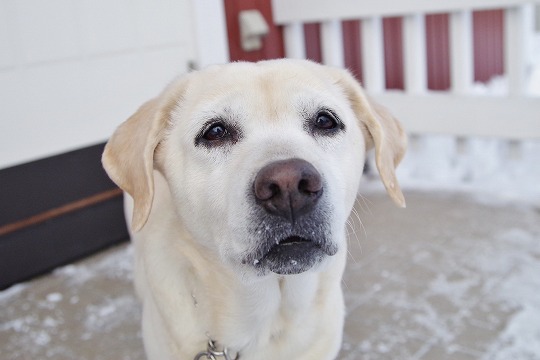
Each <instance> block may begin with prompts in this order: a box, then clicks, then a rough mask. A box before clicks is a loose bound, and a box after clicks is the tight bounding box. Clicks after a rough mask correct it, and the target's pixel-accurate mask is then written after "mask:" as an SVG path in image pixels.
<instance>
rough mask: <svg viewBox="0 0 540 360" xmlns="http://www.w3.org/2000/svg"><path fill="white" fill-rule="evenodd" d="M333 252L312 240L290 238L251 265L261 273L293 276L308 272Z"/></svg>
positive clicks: (333, 251) (275, 245) (280, 242)
mask: <svg viewBox="0 0 540 360" xmlns="http://www.w3.org/2000/svg"><path fill="white" fill-rule="evenodd" d="M335 252H336V251H335V250H333V248H332V249H330V248H328V247H323V246H321V245H320V244H319V243H318V242H315V241H313V240H310V239H305V238H301V237H297V236H290V237H287V238H285V239H283V240H281V241H279V242H278V243H276V244H274V245H273V246H272V247H271V248H270V249H269V251H268V252H267V253H266V254H264V256H263V257H262V258H261V259H258V260H255V261H254V264H253V265H254V266H255V267H256V268H257V269H259V270H263V272H267V271H268V270H269V271H271V272H273V273H276V274H279V275H295V274H300V273H303V272H305V271H308V270H310V269H311V268H313V267H314V266H315V265H317V264H319V263H320V262H322V261H323V260H324V258H325V257H327V256H331V255H334V254H335ZM264 270H267V271H264Z"/></svg>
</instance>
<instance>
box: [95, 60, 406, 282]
mask: <svg viewBox="0 0 540 360" xmlns="http://www.w3.org/2000/svg"><path fill="white" fill-rule="evenodd" d="M372 147H374V148H375V153H376V164H377V167H378V169H379V173H380V175H381V179H382V181H383V183H384V185H385V187H386V189H387V191H388V193H389V195H390V197H391V198H392V199H393V200H394V201H395V202H396V203H397V204H398V205H400V206H404V205H405V202H404V199H403V195H402V193H401V190H400V189H399V185H398V182H397V180H396V177H395V171H394V169H395V167H396V166H397V164H398V163H399V162H400V160H401V158H402V157H403V154H404V151H405V147H406V137H405V135H404V133H403V131H402V129H401V127H400V125H399V124H398V122H397V121H396V120H395V119H394V118H393V117H392V116H391V115H390V114H389V113H388V112H387V111H386V110H385V109H384V108H382V107H380V106H378V105H376V104H374V103H372V102H371V101H370V100H369V99H368V98H367V97H366V95H365V94H364V92H363V90H362V88H361V87H360V85H359V84H358V83H357V82H356V81H355V80H354V78H353V77H352V76H351V75H350V74H349V73H348V72H347V71H345V70H340V69H335V68H329V67H325V66H322V65H318V64H315V63H312V62H309V61H294V60H273V61H265V62H260V63H233V64H228V65H223V66H214V67H210V68H207V69H206V70H203V71H199V72H194V73H190V74H187V75H185V76H183V77H180V78H178V79H177V80H175V81H174V82H173V83H172V84H171V85H169V87H167V88H166V89H165V91H164V92H163V93H162V94H161V95H160V96H159V97H157V98H155V99H153V100H150V101H148V102H147V103H145V104H144V105H143V106H142V107H141V108H140V109H139V110H138V111H137V112H136V113H135V114H134V115H133V116H132V117H131V118H129V119H128V120H127V121H126V122H125V123H123V124H122V125H121V126H120V127H119V128H118V130H117V131H116V132H115V133H114V135H113V136H112V138H111V139H110V140H109V142H108V144H107V146H106V148H105V152H104V155H103V163H104V166H105V169H106V170H107V172H108V173H109V175H110V176H111V178H112V179H113V180H114V181H115V182H116V183H117V184H118V185H119V186H120V187H121V188H122V189H124V190H125V191H126V192H128V193H129V194H130V195H131V196H132V197H133V199H134V213H133V222H132V229H133V230H134V231H138V230H140V229H141V228H142V227H143V226H144V225H145V223H146V221H147V219H148V216H149V214H150V212H151V210H152V205H153V204H152V203H153V193H154V182H153V181H154V180H153V171H154V170H158V171H160V172H161V173H162V174H163V175H164V177H165V178H166V179H167V182H168V184H169V187H170V191H171V196H172V198H173V202H174V203H175V206H176V209H177V212H178V217H179V221H181V222H182V224H183V226H184V227H185V228H186V229H187V230H188V231H189V232H190V233H191V234H192V236H193V238H194V239H198V241H199V242H200V245H201V246H202V247H203V248H204V249H206V250H205V251H213V252H216V254H218V256H220V258H221V259H222V260H223V261H224V262H225V263H228V264H231V265H232V266H236V268H239V269H242V271H254V272H255V273H257V274H259V275H263V274H266V273H268V272H269V271H271V272H274V273H278V274H296V273H301V272H304V271H307V270H309V269H311V268H312V267H314V266H315V265H316V264H318V263H321V262H322V261H323V260H324V259H326V258H328V257H330V256H332V255H334V254H336V253H337V252H338V251H340V249H342V248H344V242H345V235H344V233H345V231H344V230H345V223H346V220H347V218H348V216H349V213H350V211H351V209H352V206H353V204H354V200H355V198H356V194H357V191H358V187H359V182H360V177H361V175H362V169H363V164H364V160H365V152H366V150H368V149H370V148H372ZM150 241H151V240H150Z"/></svg>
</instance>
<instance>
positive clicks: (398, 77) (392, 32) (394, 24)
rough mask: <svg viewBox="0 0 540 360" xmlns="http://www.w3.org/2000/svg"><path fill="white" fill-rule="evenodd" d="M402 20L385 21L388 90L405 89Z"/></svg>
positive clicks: (385, 60)
mask: <svg viewBox="0 0 540 360" xmlns="http://www.w3.org/2000/svg"><path fill="white" fill-rule="evenodd" d="M402 23H403V21H402V18H401V17H392V18H385V19H383V33H384V62H385V63H384V67H385V74H386V88H387V89H404V80H403V36H402V32H403V31H402Z"/></svg>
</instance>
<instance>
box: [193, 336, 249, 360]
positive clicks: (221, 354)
mask: <svg viewBox="0 0 540 360" xmlns="http://www.w3.org/2000/svg"><path fill="white" fill-rule="evenodd" d="M220 359H223V360H238V359H240V355H239V354H238V353H237V354H236V355H234V356H233V355H231V354H229V350H228V349H227V348H226V347H224V348H223V350H219V349H218V346H217V342H216V341H213V340H208V344H207V345H206V351H201V352H200V353H198V354H197V355H195V358H194V359H193V360H220Z"/></svg>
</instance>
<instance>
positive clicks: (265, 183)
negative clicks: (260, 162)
mask: <svg viewBox="0 0 540 360" xmlns="http://www.w3.org/2000/svg"><path fill="white" fill-rule="evenodd" d="M253 190H254V193H255V197H256V198H257V201H258V203H259V204H260V205H261V206H263V207H264V208H265V209H266V211H267V212H269V213H270V214H273V215H277V216H281V217H283V218H285V219H287V220H289V221H290V222H291V223H294V222H295V221H296V219H298V218H299V217H300V216H302V215H304V214H306V213H308V212H310V211H311V210H313V208H314V207H315V204H317V201H318V200H319V198H320V197H321V194H322V191H323V184H322V179H321V175H320V174H319V172H318V171H317V169H315V168H314V167H313V165H311V164H310V163H308V162H307V161H305V160H301V159H289V160H281V161H276V162H273V163H270V164H268V165H266V166H265V167H263V168H262V169H261V170H260V171H259V173H258V174H257V176H256V177H255V182H254V184H253Z"/></svg>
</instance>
